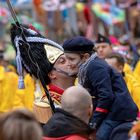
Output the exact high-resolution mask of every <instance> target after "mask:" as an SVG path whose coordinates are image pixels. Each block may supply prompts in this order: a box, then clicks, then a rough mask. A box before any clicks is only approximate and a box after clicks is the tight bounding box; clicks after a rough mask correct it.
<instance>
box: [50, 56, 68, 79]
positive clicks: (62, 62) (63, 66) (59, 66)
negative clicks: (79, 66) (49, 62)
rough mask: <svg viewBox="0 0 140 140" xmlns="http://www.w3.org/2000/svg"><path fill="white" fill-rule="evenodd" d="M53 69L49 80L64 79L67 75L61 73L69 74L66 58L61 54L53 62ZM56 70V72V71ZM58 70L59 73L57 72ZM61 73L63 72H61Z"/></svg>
mask: <svg viewBox="0 0 140 140" xmlns="http://www.w3.org/2000/svg"><path fill="white" fill-rule="evenodd" d="M53 67H54V68H55V69H56V70H55V69H54V70H52V71H51V72H50V75H49V76H50V78H51V79H55V78H66V77H68V75H66V74H64V73H63V72H66V73H69V68H68V60H67V59H66V56H65V55H64V54H63V55H61V56H60V57H59V58H58V59H57V60H56V62H55V64H54V66H53ZM57 70H58V71H57ZM59 70H60V71H59ZM61 71H63V72H61Z"/></svg>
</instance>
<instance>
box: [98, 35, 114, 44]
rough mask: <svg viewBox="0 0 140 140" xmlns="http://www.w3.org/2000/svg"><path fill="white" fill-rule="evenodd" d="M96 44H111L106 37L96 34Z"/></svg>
mask: <svg viewBox="0 0 140 140" xmlns="http://www.w3.org/2000/svg"><path fill="white" fill-rule="evenodd" d="M96 43H108V44H111V42H110V40H109V39H108V38H107V37H105V36H103V35H101V34H98V38H97V40H96Z"/></svg>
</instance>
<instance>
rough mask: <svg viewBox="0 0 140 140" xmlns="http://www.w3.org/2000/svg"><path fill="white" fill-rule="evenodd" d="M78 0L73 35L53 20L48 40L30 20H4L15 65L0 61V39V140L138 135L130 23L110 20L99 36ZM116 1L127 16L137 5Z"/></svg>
mask: <svg viewBox="0 0 140 140" xmlns="http://www.w3.org/2000/svg"><path fill="white" fill-rule="evenodd" d="M34 2H35V1H34ZM80 2H81V1H80ZM111 2H112V3H113V1H111ZM83 3H84V5H85V7H84V8H83V5H82V8H81V5H80V6H79V5H78V6H77V9H80V10H79V12H78V14H79V18H80V17H81V18H80V19H79V24H78V25H79V26H78V27H76V26H75V27H74V29H75V28H77V29H76V30H78V31H79V32H77V33H75V34H73V33H72V32H71V33H70V32H69V33H70V34H69V35H68V36H65V37H62V36H61V35H62V32H63V31H60V30H61V26H60V23H59V25H56V26H58V27H57V29H58V32H57V30H55V32H56V34H55V33H54V32H53V31H52V28H48V29H49V32H50V34H51V33H52V34H53V36H51V39H48V38H46V37H44V36H43V35H42V34H41V33H40V32H39V31H38V30H37V29H36V28H35V27H33V26H32V25H25V24H22V23H21V24H17V23H13V24H11V26H10V29H9V34H10V39H11V44H12V46H13V48H14V50H15V52H16V57H15V62H16V65H15V64H13V63H11V62H9V61H8V60H6V59H5V58H6V56H5V52H4V49H3V48H4V47H3V46H4V42H0V139H1V140H27V139H30V140H140V60H139V56H140V51H139V50H140V48H139V38H138V37H139V33H138V32H139V30H138V32H137V31H136V30H135V29H134V28H133V25H134V23H135V22H136V23H138V21H137V19H136V18H134V19H135V22H128V23H127V27H129V26H130V28H132V30H131V33H130V32H129V30H127V31H125V32H123V28H124V27H123V28H122V24H118V25H116V26H114V35H112V36H110V35H109V32H108V31H109V30H107V32H104V34H103V33H100V30H98V29H96V28H95V26H96V25H99V24H101V23H102V21H96V22H97V23H94V22H95V21H94V22H93V21H92V20H93V19H92V18H97V17H94V16H95V15H93V13H92V15H91V11H90V10H91V9H90V8H91V7H90V6H89V4H90V2H88V3H87V2H86V1H82V4H83ZM36 4H37V3H36ZM114 4H115V5H119V2H118V1H117V2H116V3H114ZM36 6H37V5H36ZM120 6H126V7H125V8H126V9H125V10H126V15H127V14H128V13H129V12H130V11H128V9H129V7H130V9H131V10H132V11H133V10H134V9H133V7H136V6H139V2H136V1H131V0H130V1H129V2H128V3H127V4H126V5H125V4H124V3H123V4H122V5H120ZM89 7H90V8H89ZM36 8H38V7H36ZM138 9H139V7H138ZM138 9H137V10H138ZM38 10H39V9H38ZM71 10H72V9H71ZM134 11H135V10H134ZM57 12H58V11H57ZM63 12H64V11H63ZM137 12H138V11H137ZM81 13H82V15H81ZM63 14H64V13H63ZM137 14H138V13H137ZM80 15H81V16H80ZM57 16H58V15H57ZM127 16H128V15H127ZM129 16H132V15H129ZM40 18H42V17H40ZM84 18H85V19H86V22H83V21H84V20H85V19H84ZM127 18H128V19H127V20H128V21H129V18H130V17H127ZM130 19H132V18H130ZM40 20H42V19H40ZM66 22H67V24H68V23H69V24H70V22H68V21H66ZM85 23H86V24H85ZM136 23H135V24H136ZM93 24H94V26H93ZM50 26H52V25H50ZM59 26H60V28H59ZM103 26H105V25H103ZM48 27H49V26H48ZM66 27H67V26H66ZM91 27H92V28H91ZM100 27H101V26H100ZM92 29H94V31H93V30H92ZM119 30H120V32H119ZM133 30H134V31H133ZM67 31H68V30H67ZM105 31H106V30H105ZM121 31H122V32H123V33H122V32H121ZM115 32H116V33H117V32H119V33H120V34H123V35H124V34H125V33H126V34H127V35H128V36H125V35H124V36H121V35H119V34H117V35H118V36H117V35H116V36H115V34H116V33H115ZM57 34H59V35H60V36H61V37H62V38H63V39H62V38H61V39H59V38H57V37H58V35H57ZM53 38H54V39H53ZM56 40H58V42H60V41H61V43H56V42H55V41H56ZM1 46H2V47H1Z"/></svg>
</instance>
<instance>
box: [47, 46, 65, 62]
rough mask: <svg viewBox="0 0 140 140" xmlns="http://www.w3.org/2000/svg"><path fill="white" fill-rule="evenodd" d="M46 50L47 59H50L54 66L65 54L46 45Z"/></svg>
mask: <svg viewBox="0 0 140 140" xmlns="http://www.w3.org/2000/svg"><path fill="white" fill-rule="evenodd" d="M44 47H45V50H46V53H47V58H48V59H49V61H50V63H52V64H54V63H55V62H56V60H57V59H58V58H59V56H60V55H62V54H64V52H63V51H62V50H60V49H58V48H56V47H54V46H51V45H47V44H46V45H45V46H44Z"/></svg>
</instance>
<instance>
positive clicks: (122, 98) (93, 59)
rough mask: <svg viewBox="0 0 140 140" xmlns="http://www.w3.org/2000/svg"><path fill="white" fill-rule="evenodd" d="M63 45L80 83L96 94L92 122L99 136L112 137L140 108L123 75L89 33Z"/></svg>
mask: <svg viewBox="0 0 140 140" xmlns="http://www.w3.org/2000/svg"><path fill="white" fill-rule="evenodd" d="M63 48H64V53H65V55H66V57H67V59H68V61H69V68H70V69H71V72H72V73H74V74H76V73H78V80H79V83H80V84H81V85H82V86H83V87H85V88H86V89H88V91H89V93H90V94H91V96H92V97H93V100H94V105H93V106H94V114H93V117H92V118H91V125H92V127H94V128H96V129H97V134H96V135H97V140H108V139H109V136H110V134H111V131H112V129H113V128H115V127H116V126H117V125H119V124H121V123H123V122H126V121H133V120H135V119H136V116H137V111H138V108H137V106H136V105H135V103H134V102H133V100H132V98H131V96H130V94H129V91H128V89H127V87H126V84H125V82H124V80H123V77H122V76H121V74H119V73H117V72H116V71H114V70H113V69H112V68H111V67H110V66H109V65H108V64H107V63H106V62H105V61H104V60H102V59H100V58H98V57H97V54H96V53H94V51H93V48H94V43H93V42H92V41H90V40H88V39H86V38H85V37H74V38H72V39H68V40H66V41H65V42H64V44H63Z"/></svg>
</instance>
